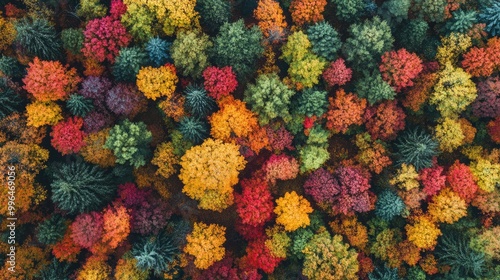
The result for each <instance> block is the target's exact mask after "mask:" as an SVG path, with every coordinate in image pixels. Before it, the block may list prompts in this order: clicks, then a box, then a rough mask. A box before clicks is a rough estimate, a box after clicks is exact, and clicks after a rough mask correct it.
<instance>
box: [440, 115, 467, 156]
mask: <svg viewBox="0 0 500 280" xmlns="http://www.w3.org/2000/svg"><path fill="white" fill-rule="evenodd" d="M435 137H436V139H437V140H438V141H439V148H440V149H441V151H443V152H453V151H454V150H456V149H457V148H458V147H460V146H461V145H462V144H464V139H465V135H464V133H463V131H462V127H461V126H460V122H458V121H457V120H455V119H452V118H445V119H444V120H442V121H441V123H439V124H438V125H437V126H436V129H435Z"/></svg>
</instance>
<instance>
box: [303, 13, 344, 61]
mask: <svg viewBox="0 0 500 280" xmlns="http://www.w3.org/2000/svg"><path fill="white" fill-rule="evenodd" d="M307 38H308V39H309V41H310V42H311V45H312V48H311V50H312V51H313V52H314V53H315V54H317V55H319V56H321V57H323V58H324V59H326V60H328V61H333V60H335V59H336V58H337V51H338V50H340V48H341V47H342V41H341V40H340V35H339V33H338V32H337V30H335V29H334V28H333V27H332V26H331V25H330V24H329V23H328V22H325V21H322V22H317V23H315V24H314V25H311V26H310V27H309V28H307Z"/></svg>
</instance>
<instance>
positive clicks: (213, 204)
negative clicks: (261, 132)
mask: <svg viewBox="0 0 500 280" xmlns="http://www.w3.org/2000/svg"><path fill="white" fill-rule="evenodd" d="M180 164H181V171H180V174H179V179H181V181H182V182H183V183H184V188H183V189H182V192H183V193H185V194H187V195H188V196H189V197H191V198H192V199H195V200H198V201H199V202H200V204H199V206H198V207H199V208H201V209H208V210H214V211H219V212H221V211H222V210H223V209H226V208H227V207H228V206H230V205H232V204H233V188H232V186H234V185H235V184H237V183H238V173H239V171H241V170H243V168H244V166H245V164H246V161H245V159H244V158H243V157H242V156H241V155H240V154H239V147H238V146H237V145H235V144H230V143H223V142H222V141H220V140H213V139H207V140H205V141H204V142H203V143H202V144H201V145H199V146H194V147H192V148H191V149H189V150H187V151H186V153H185V154H184V155H183V156H182V158H181V163H180ZM206 170H211V172H206ZM212 170H213V171H212ZM215 170H216V171H217V172H215Z"/></svg>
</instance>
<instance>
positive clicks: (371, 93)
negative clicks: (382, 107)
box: [354, 70, 396, 105]
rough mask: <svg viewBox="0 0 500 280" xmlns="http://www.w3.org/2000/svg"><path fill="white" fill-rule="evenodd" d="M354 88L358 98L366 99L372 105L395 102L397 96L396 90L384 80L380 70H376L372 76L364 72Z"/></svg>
mask: <svg viewBox="0 0 500 280" xmlns="http://www.w3.org/2000/svg"><path fill="white" fill-rule="evenodd" d="M354 88H355V92H356V93H357V94H358V96H359V97H361V98H366V100H367V101H368V103H370V105H373V104H375V103H377V102H379V101H384V100H393V99H394V97H395V96H396V92H395V91H394V89H393V88H392V87H391V86H390V85H389V84H388V83H387V82H386V81H384V80H383V79H382V75H381V74H380V71H378V70H374V71H373V72H372V73H371V74H369V73H367V72H364V73H363V76H362V77H361V78H360V79H359V80H357V81H356V84H355V86H354Z"/></svg>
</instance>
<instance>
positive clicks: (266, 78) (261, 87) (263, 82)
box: [244, 73, 295, 125]
mask: <svg viewBox="0 0 500 280" xmlns="http://www.w3.org/2000/svg"><path fill="white" fill-rule="evenodd" d="M294 94H295V91H293V90H291V89H289V88H288V87H287V86H286V85H285V84H283V82H282V81H281V80H280V79H279V77H278V75H276V74H274V73H271V74H263V75H260V76H258V77H257V79H256V82H255V85H254V84H250V85H249V86H248V88H247V90H246V91H245V98H244V100H245V102H246V103H248V104H249V105H250V106H251V107H252V110H253V111H254V112H255V113H257V114H258V116H259V123H260V124H261V125H265V124H268V123H269V122H270V121H271V120H272V119H275V118H277V117H281V118H282V119H283V120H284V121H285V122H287V121H289V120H290V119H291V118H292V117H291V115H290V113H289V105H290V102H291V97H292V96H293V95H294Z"/></svg>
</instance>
